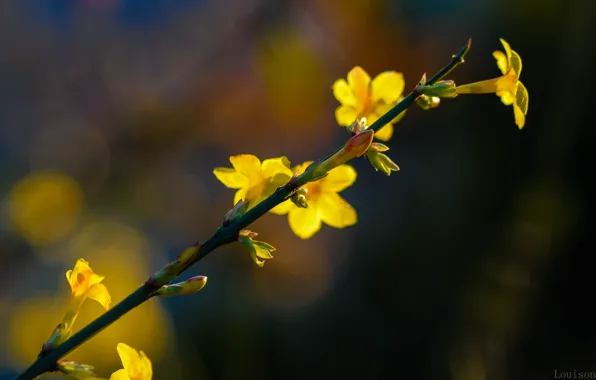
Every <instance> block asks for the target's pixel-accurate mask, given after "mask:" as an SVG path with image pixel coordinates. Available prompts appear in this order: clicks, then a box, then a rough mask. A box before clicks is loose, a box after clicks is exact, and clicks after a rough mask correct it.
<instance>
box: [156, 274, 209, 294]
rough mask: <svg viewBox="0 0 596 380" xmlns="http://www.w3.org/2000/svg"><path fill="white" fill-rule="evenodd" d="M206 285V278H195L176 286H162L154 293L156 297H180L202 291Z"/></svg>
mask: <svg viewBox="0 0 596 380" xmlns="http://www.w3.org/2000/svg"><path fill="white" fill-rule="evenodd" d="M206 284H207V277H205V276H195V277H191V278H189V279H188V280H186V281H182V282H178V283H176V284H171V285H164V286H162V287H161V288H159V290H158V291H157V292H156V295H158V296H160V297H162V298H166V297H172V296H180V295H184V294H193V293H196V292H198V291H199V290H201V289H203V288H204V287H205V285H206Z"/></svg>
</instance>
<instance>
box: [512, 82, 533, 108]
mask: <svg viewBox="0 0 596 380" xmlns="http://www.w3.org/2000/svg"><path fill="white" fill-rule="evenodd" d="M529 101H530V96H529V94H528V90H527V89H526V86H524V84H523V83H522V82H517V92H516V93H515V104H517V105H518V106H519V108H520V110H521V111H522V112H523V113H524V115H526V114H527V113H528V103H529Z"/></svg>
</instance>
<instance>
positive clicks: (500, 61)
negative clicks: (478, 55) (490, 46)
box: [493, 50, 509, 75]
mask: <svg viewBox="0 0 596 380" xmlns="http://www.w3.org/2000/svg"><path fill="white" fill-rule="evenodd" d="M493 57H495V59H496V60H497V66H498V67H499V70H501V73H503V75H505V74H506V73H507V70H509V61H508V60H507V56H506V55H505V53H503V52H502V51H500V50H496V51H494V52H493Z"/></svg>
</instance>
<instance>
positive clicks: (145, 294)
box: [16, 41, 470, 380]
mask: <svg viewBox="0 0 596 380" xmlns="http://www.w3.org/2000/svg"><path fill="white" fill-rule="evenodd" d="M469 49H470V41H469V42H468V44H467V45H466V46H464V48H463V49H462V50H461V51H460V52H459V53H458V54H456V55H454V56H453V59H452V60H451V62H450V63H449V64H448V65H447V66H445V67H443V68H442V69H441V70H440V71H438V72H437V73H436V74H435V75H433V76H432V77H431V78H430V79H429V80H428V81H427V84H428V85H431V84H433V83H435V82H437V81H439V80H440V79H441V78H443V77H444V76H445V75H447V74H449V73H450V72H451V70H453V69H454V68H455V67H457V66H458V65H460V64H461V63H463V58H464V56H465V55H466V53H467V52H468V50H469ZM418 96H420V94H419V93H418V92H417V91H416V89H414V91H412V92H411V93H409V94H408V95H407V96H406V97H405V98H404V99H403V100H402V101H401V102H399V103H398V104H397V105H396V106H395V107H393V108H392V109H391V110H389V112H387V113H386V114H384V115H383V116H381V117H380V118H379V119H378V120H377V121H376V122H374V123H373V124H372V125H371V126H370V129H373V130H378V129H379V128H381V127H382V126H384V125H385V124H387V123H389V122H390V121H391V120H393V119H394V118H395V117H396V116H397V115H399V114H400V113H401V112H403V111H405V110H406V108H408V107H409V106H410V105H412V103H413V102H414V101H415V100H416V98H417V97H418ZM310 177H311V175H310V173H308V172H304V173H302V174H301V175H299V176H297V177H294V178H292V179H291V180H290V181H289V182H288V183H287V184H286V185H284V186H282V187H280V188H278V189H277V190H276V191H275V192H274V193H273V194H271V195H270V196H269V197H268V198H267V199H265V200H264V201H262V202H261V203H259V204H258V205H256V206H255V207H254V208H252V209H251V210H249V211H248V212H246V213H245V214H243V215H241V216H239V217H237V218H236V219H234V220H233V221H231V222H230V223H229V224H227V225H226V226H222V227H219V228H218V230H217V231H216V232H215V234H214V235H213V236H212V237H211V238H209V239H208V240H207V241H205V242H204V243H203V244H202V245H201V247H200V249H199V252H198V254H197V256H196V258H195V260H194V261H193V264H194V263H196V262H197V261H199V260H200V259H202V258H203V257H205V256H207V254H209V253H210V252H211V251H213V250H215V249H216V248H218V247H220V246H222V245H225V244H229V243H233V242H235V241H237V240H238V234H239V233H240V231H241V230H242V229H244V228H246V227H248V226H249V225H250V224H251V223H252V222H254V221H255V220H257V219H259V218H260V217H261V216H263V215H264V214H266V213H267V212H268V211H269V210H271V209H272V208H274V207H275V206H277V205H278V204H280V203H282V202H283V201H285V200H287V199H288V198H289V197H290V196H291V195H292V194H293V193H294V191H296V189H298V188H299V187H300V186H303V185H305V184H306V183H307V182H309V181H310V180H311V178H310ZM188 267H190V265H189V266H188ZM188 267H187V269H188ZM155 291H157V289H156V285H155V283H154V282H152V281H147V282H146V283H145V284H143V285H142V286H141V287H140V288H138V289H137V290H135V291H134V292H133V293H131V294H130V295H128V297H126V298H125V299H124V300H122V301H121V302H120V303H118V304H117V305H116V306H114V307H113V308H111V309H110V310H108V311H107V312H105V313H104V314H103V315H101V316H100V317H99V318H97V319H96V320H94V321H93V322H91V323H90V324H88V325H87V326H85V327H84V328H83V329H82V330H80V331H79V332H77V333H76V334H74V335H73V336H72V337H70V338H69V339H68V340H66V341H65V342H64V343H62V344H61V345H59V346H58V347H55V348H53V349H51V350H49V351H47V352H45V353H44V354H43V355H40V356H39V357H38V358H37V360H36V361H35V362H34V363H33V364H32V365H31V366H30V367H29V368H27V369H26V370H25V372H23V373H22V374H21V375H19V376H18V377H17V378H16V380H31V379H34V378H35V377H37V376H39V375H41V374H43V373H45V372H50V371H55V370H56V368H57V366H56V363H57V362H58V360H60V359H61V358H62V357H64V356H66V355H68V354H69V353H70V352H72V351H73V350H74V349H75V348H77V347H79V346H80V345H82V344H83V343H85V342H86V341H87V340H89V339H90V338H92V337H93V336H95V335H96V334H97V333H99V332H100V331H102V330H103V329H105V328H106V327H108V326H109V325H111V324H112V323H114V322H116V321H117V320H118V319H119V318H120V317H122V316H123V315H125V314H126V313H128V312H129V311H131V310H132V309H134V308H135V307H137V306H139V305H140V304H142V303H143V302H145V301H147V300H148V299H150V298H151V297H152V296H153V295H154V293H155Z"/></svg>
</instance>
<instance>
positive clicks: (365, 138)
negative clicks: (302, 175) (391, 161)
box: [305, 129, 375, 182]
mask: <svg viewBox="0 0 596 380" xmlns="http://www.w3.org/2000/svg"><path fill="white" fill-rule="evenodd" d="M374 136H375V132H374V131H373V130H372V129H367V130H365V131H363V132H360V133H358V134H355V135H354V136H352V137H351V138H350V139H349V140H348V142H347V143H346V144H345V145H344V146H343V147H342V148H341V149H340V150H338V151H337V152H335V153H334V154H332V155H331V156H330V157H329V158H327V159H326V160H324V161H322V162H318V163H317V162H315V163H313V164H311V165H310V166H309V167H308V168H306V171H305V172H306V173H309V171H310V172H311V176H310V181H309V182H312V181H316V180H318V179H321V178H323V177H324V176H325V175H327V173H329V171H331V170H332V169H334V168H336V167H338V166H340V165H343V164H345V163H346V162H348V161H350V160H351V159H353V158H356V157H360V156H362V155H363V154H364V153H366V151H367V150H368V148H369V147H370V144H371V143H372V141H373V138H374Z"/></svg>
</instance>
